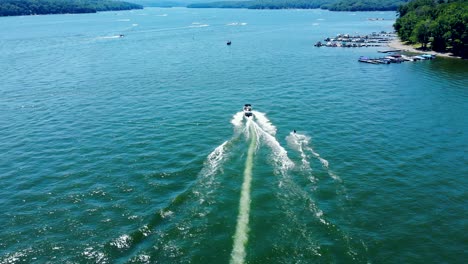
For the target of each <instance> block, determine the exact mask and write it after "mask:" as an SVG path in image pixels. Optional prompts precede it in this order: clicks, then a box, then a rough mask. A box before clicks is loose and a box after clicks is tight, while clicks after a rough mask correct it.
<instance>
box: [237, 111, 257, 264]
mask: <svg viewBox="0 0 468 264" xmlns="http://www.w3.org/2000/svg"><path fill="white" fill-rule="evenodd" d="M247 128H248V129H249V130H250V145H249V150H248V153H247V159H246V161H245V169H244V182H243V183H242V190H241V198H240V201H239V215H238V216H237V225H236V233H235V235H234V246H233V249H232V252H231V263H233V264H237V263H244V260H245V256H246V252H245V246H246V245H247V241H248V232H249V214H250V185H251V182H252V167H253V155H254V152H255V149H256V142H257V141H256V140H257V137H256V136H255V135H254V134H255V131H254V129H253V127H252V120H251V119H248V120H247Z"/></svg>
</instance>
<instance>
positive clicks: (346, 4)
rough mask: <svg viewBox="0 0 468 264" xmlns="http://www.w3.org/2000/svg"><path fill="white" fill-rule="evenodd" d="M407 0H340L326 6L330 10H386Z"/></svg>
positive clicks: (395, 8) (392, 8)
mask: <svg viewBox="0 0 468 264" xmlns="http://www.w3.org/2000/svg"><path fill="white" fill-rule="evenodd" d="M408 1H409V0H340V1H338V2H336V3H334V4H331V5H328V6H326V7H327V9H329V10H331V11H388V10H397V8H398V7H399V6H400V5H402V4H405V3H407V2H408Z"/></svg>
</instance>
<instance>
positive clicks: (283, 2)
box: [188, 0, 409, 11]
mask: <svg viewBox="0 0 468 264" xmlns="http://www.w3.org/2000/svg"><path fill="white" fill-rule="evenodd" d="M408 1H409V0H251V1H227V2H213V3H201V4H200V3H198V4H192V5H189V6H188V7H191V8H206V7H216V8H250V9H284V8H303V9H305V8H323V9H329V10H332V11H377V10H382V11H383V10H397V8H398V6H399V5H401V4H404V3H406V2H408Z"/></svg>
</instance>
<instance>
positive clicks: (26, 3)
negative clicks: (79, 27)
mask: <svg viewBox="0 0 468 264" xmlns="http://www.w3.org/2000/svg"><path fill="white" fill-rule="evenodd" d="M142 8H143V7H142V6H141V5H137V4H133V3H128V2H123V1H111V0H0V16H22V15H47V14H80V13H96V12H99V11H112V10H131V9H142Z"/></svg>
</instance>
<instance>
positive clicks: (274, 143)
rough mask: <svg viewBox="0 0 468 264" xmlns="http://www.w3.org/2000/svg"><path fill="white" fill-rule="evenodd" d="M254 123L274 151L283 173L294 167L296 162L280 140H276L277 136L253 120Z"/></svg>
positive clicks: (274, 157) (276, 161)
mask: <svg viewBox="0 0 468 264" xmlns="http://www.w3.org/2000/svg"><path fill="white" fill-rule="evenodd" d="M255 117H257V116H255ZM252 124H253V126H254V128H255V131H256V132H257V134H259V136H260V137H261V138H263V139H264V140H265V143H266V144H267V145H268V146H269V147H270V148H271V150H272V151H273V160H274V162H275V163H276V164H275V165H277V166H278V168H280V171H281V173H284V172H286V171H287V170H289V169H291V168H292V167H294V163H293V162H292V161H291V159H289V157H288V152H287V151H286V150H285V149H284V148H283V147H282V146H281V144H280V143H279V142H278V140H276V138H275V137H274V136H273V135H271V134H270V133H267V131H265V130H264V129H263V128H262V127H260V126H259V125H258V124H257V123H256V122H252Z"/></svg>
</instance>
